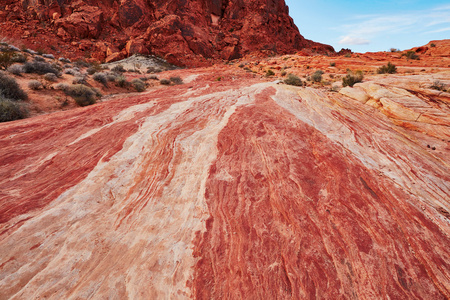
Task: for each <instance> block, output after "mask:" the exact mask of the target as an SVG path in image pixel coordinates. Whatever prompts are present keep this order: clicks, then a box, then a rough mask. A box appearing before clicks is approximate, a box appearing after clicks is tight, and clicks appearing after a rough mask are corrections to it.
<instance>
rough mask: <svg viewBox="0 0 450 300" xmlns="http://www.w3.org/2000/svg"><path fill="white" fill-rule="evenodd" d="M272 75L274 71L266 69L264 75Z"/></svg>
mask: <svg viewBox="0 0 450 300" xmlns="http://www.w3.org/2000/svg"><path fill="white" fill-rule="evenodd" d="M273 75H275V72H274V71H272V70H270V69H269V70H267V72H266V77H270V76H273Z"/></svg>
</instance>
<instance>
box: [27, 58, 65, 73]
mask: <svg viewBox="0 0 450 300" xmlns="http://www.w3.org/2000/svg"><path fill="white" fill-rule="evenodd" d="M23 68H24V71H25V73H36V74H40V75H44V74H47V73H53V74H55V75H58V74H59V71H58V69H57V68H55V67H54V66H52V65H51V64H49V63H47V62H41V61H36V60H35V61H32V62H26V63H25V64H24V65H23Z"/></svg>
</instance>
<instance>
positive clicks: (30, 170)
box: [0, 67, 450, 299]
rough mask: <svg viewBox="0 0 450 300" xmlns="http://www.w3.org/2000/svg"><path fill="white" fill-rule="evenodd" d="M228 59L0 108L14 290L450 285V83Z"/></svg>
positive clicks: (3, 197)
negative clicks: (380, 92) (98, 91)
mask: <svg viewBox="0 0 450 300" xmlns="http://www.w3.org/2000/svg"><path fill="white" fill-rule="evenodd" d="M217 71H218V70H217V69H215V70H213V69H204V70H185V71H181V72H180V74H181V76H182V77H183V79H184V81H185V82H186V83H185V84H184V85H179V86H173V87H164V88H160V89H157V90H155V91H151V92H148V93H144V94H136V95H131V96H130V95H126V96H123V97H115V98H112V99H111V100H109V101H105V102H103V103H99V104H96V105H93V106H90V107H86V108H79V109H75V110H71V111H65V112H58V113H53V114H48V115H42V116H38V117H34V118H31V119H26V120H21V121H15V122H10V123H4V124H0V166H1V168H0V299H38V298H41V299H42V298H50V299H87V298H95V299H103V298H108V299H160V298H163V299H164V298H168V299H183V298H195V299H211V298H215V299H260V298H265V299H276V298H277V299H316V298H324V299H347V298H362V299H383V298H388V297H389V298H390V299H409V298H418V299H447V298H449V296H450V288H449V286H450V284H449V283H450V274H449V272H450V271H449V270H450V268H449V266H450V239H449V233H450V225H449V221H450V220H449V213H448V211H449V209H450V203H449V199H450V184H449V182H450V172H449V170H450V167H449V166H450V155H449V153H450V147H449V141H450V138H449V129H448V124H446V120H447V119H446V118H447V117H445V116H448V114H449V106H448V104H449V100H448V98H446V96H445V95H444V94H440V95H434V96H433V97H430V96H428V95H427V94H426V93H427V91H426V90H417V94H416V95H415V96H414V95H412V94H411V95H409V96H408V97H405V93H406V90H403V91H402V88H401V83H398V82H400V81H401V80H400V81H398V82H397V81H395V82H394V81H390V82H388V81H383V79H382V78H380V79H379V81H377V80H375V81H374V82H372V84H374V85H378V86H380V85H383V87H384V88H386V89H387V90H388V91H390V93H387V92H386V93H385V94H384V96H386V97H385V98H386V99H390V101H392V102H394V103H397V104H398V105H402V106H404V107H407V106H408V105H409V104H411V103H412V102H411V101H412V99H414V101H419V100H417V99H415V98H414V97H418V99H422V103H423V105H422V106H421V107H420V111H421V113H422V114H427V112H430V115H433V116H436V114H437V111H440V112H441V115H442V116H441V117H439V118H438V117H436V118H434V123H430V122H421V120H417V121H414V122H413V121H411V120H403V119H401V118H400V119H399V118H396V117H395V116H392V115H389V114H386V113H385V111H383V110H380V109H379V108H377V107H374V106H371V105H368V104H367V103H362V102H360V101H359V100H355V99H353V98H352V97H349V96H345V95H342V94H339V93H331V92H326V91H324V90H316V89H312V88H297V87H291V86H286V85H282V84H276V83H270V82H265V81H263V80H261V79H256V78H253V77H251V75H247V74H246V73H244V74H236V73H233V72H232V71H227V69H225V67H224V68H223V69H222V70H219V71H220V73H221V74H222V75H223V78H222V80H221V81H215V80H214V79H216V78H217V75H215V74H216V73H215V72H217ZM404 78H405V82H411V81H410V80H408V77H404ZM409 79H411V80H413V78H412V76H411V78H409ZM364 84H366V83H364ZM364 84H363V85H362V86H360V87H359V88H358V89H359V90H360V91H363V92H364V93H367V94H368V95H369V97H372V98H373V96H372V94H370V91H371V90H369V88H368V87H367V86H366V85H364ZM393 91H396V92H393ZM348 95H350V96H351V93H350V94H348ZM387 96H389V97H387ZM380 99H382V98H380ZM427 99H428V100H427ZM437 102H438V103H439V105H434V104H436V103H437ZM417 103H418V102H417ZM417 103H416V104H417ZM433 103H434V104H433ZM427 105H430V106H432V108H428V106H427ZM413 106H414V105H413ZM410 108H411V109H412V110H414V109H416V108H417V106H414V107H410ZM428 145H430V148H428V147H427V146H428ZM432 147H435V150H433V149H432Z"/></svg>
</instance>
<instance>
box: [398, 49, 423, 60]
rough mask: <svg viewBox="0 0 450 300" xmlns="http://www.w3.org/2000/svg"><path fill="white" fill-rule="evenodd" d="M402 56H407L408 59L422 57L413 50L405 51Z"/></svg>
mask: <svg viewBox="0 0 450 300" xmlns="http://www.w3.org/2000/svg"><path fill="white" fill-rule="evenodd" d="M402 56H406V58H407V59H414V60H419V59H420V57H419V55H417V54H416V52H415V51H413V50H409V51H408V52H406V53H403V54H402Z"/></svg>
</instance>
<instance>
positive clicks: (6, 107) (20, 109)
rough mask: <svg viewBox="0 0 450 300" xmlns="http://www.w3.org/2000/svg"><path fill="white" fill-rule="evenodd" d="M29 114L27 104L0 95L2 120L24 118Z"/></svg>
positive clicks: (0, 120) (0, 116) (0, 115)
mask: <svg viewBox="0 0 450 300" xmlns="http://www.w3.org/2000/svg"><path fill="white" fill-rule="evenodd" d="M27 115H28V110H27V109H26V106H25V105H23V104H22V103H19V102H17V101H12V100H9V99H6V98H3V97H2V96H1V95H0V122H9V121H14V120H19V119H24V118H26V117H27Z"/></svg>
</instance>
